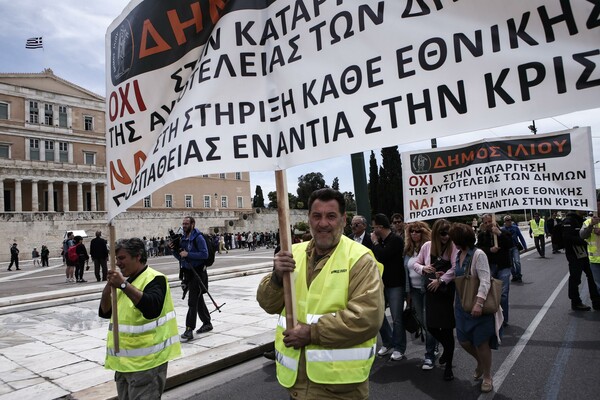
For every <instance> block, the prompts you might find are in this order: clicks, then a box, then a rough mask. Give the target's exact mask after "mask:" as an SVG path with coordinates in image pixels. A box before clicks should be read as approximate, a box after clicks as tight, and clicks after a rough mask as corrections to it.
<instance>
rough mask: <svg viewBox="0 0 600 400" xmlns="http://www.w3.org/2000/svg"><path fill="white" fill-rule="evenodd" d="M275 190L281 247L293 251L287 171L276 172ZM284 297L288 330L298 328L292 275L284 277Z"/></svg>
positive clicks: (287, 274) (288, 274)
mask: <svg viewBox="0 0 600 400" xmlns="http://www.w3.org/2000/svg"><path fill="white" fill-rule="evenodd" d="M275 188H276V191H277V215H278V217H279V245H280V246H281V250H284V251H289V252H291V251H292V238H291V229H290V203H289V200H288V191H287V181H286V175H285V170H280V171H275ZM283 293H284V294H283V296H284V302H285V322H286V328H287V329H290V328H293V327H294V326H296V323H297V321H298V319H297V318H296V296H295V293H294V283H293V279H292V274H290V273H286V274H285V275H284V276H283Z"/></svg>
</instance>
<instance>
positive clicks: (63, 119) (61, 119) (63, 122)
mask: <svg viewBox="0 0 600 400" xmlns="http://www.w3.org/2000/svg"><path fill="white" fill-rule="evenodd" d="M58 126H60V127H61V128H66V127H67V106H58Z"/></svg>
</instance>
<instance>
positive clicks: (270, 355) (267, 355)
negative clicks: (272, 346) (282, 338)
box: [263, 350, 275, 360]
mask: <svg viewBox="0 0 600 400" xmlns="http://www.w3.org/2000/svg"><path fill="white" fill-rule="evenodd" d="M263 357H264V358H268V359H269V360H275V350H271V351H265V352H264V353H263Z"/></svg>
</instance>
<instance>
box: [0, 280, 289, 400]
mask: <svg viewBox="0 0 600 400" xmlns="http://www.w3.org/2000/svg"><path fill="white" fill-rule="evenodd" d="M264 274H265V272H262V273H260V274H255V275H247V276H241V277H237V278H230V279H224V280H217V281H212V280H211V282H210V286H209V288H210V293H211V295H212V296H213V297H214V298H215V301H216V302H217V303H218V304H219V305H220V304H222V303H225V305H224V306H223V308H222V309H221V310H222V312H218V311H215V312H213V313H212V314H211V315H212V324H213V326H214V329H213V331H211V332H208V333H204V334H201V335H197V334H195V337H194V340H193V341H191V342H188V343H182V346H181V347H182V353H183V354H182V357H181V358H179V359H177V360H173V361H171V362H170V363H169V369H168V382H167V387H173V386H176V385H179V384H182V383H185V382H188V381H190V380H193V379H197V378H200V377H202V376H205V375H207V374H209V373H212V372H215V371H217V370H219V369H223V368H226V367H228V366H230V365H233V364H237V363H240V362H243V361H245V360H247V359H251V358H254V357H256V356H258V355H260V354H262V352H263V351H265V350H268V349H271V348H272V341H273V337H274V329H275V324H276V320H277V316H273V315H268V314H266V313H265V312H264V311H263V310H262V309H261V308H260V307H259V306H258V304H257V302H256V300H255V299H256V288H257V286H258V283H259V281H260V279H261V278H262V276H264ZM169 282H171V286H172V288H171V290H172V294H173V300H174V302H175V311H176V313H177V324H178V326H179V329H180V332H183V331H184V329H185V315H186V312H187V297H186V299H185V300H182V299H181V296H182V291H181V288H180V287H179V286H178V282H177V276H169ZM103 286H104V285H103V284H102V283H93V284H87V285H85V288H83V287H82V288H77V287H72V288H68V289H64V291H69V292H70V294H71V295H72V296H74V297H76V296H82V295H83V296H91V297H94V298H93V299H89V300H87V301H82V302H77V303H70V304H62V305H58V304H56V301H58V300H55V301H53V302H52V301H51V302H50V305H49V306H47V307H43V308H36V309H28V308H31V307H27V305H26V304H21V305H18V304H15V305H12V306H7V307H18V311H16V312H10V313H2V315H0V400H9V399H11V400H12V399H15V400H22V399H36V400H50V399H91V400H95V399H98V400H100V399H112V398H116V388H115V384H114V382H113V376H114V372H113V371H109V370H106V369H104V367H103V365H104V356H105V351H106V347H105V346H106V333H107V329H108V321H107V320H104V319H101V318H99V317H98V306H99V299H100V293H101V292H102V288H103ZM81 290H87V291H89V290H96V293H95V294H94V293H92V294H85V293H79V292H80V291H81ZM64 294H65V293H63V295H64ZM2 300H3V301H4V304H7V303H9V302H10V299H2ZM64 300H65V301H63V303H66V302H69V301H71V299H69V298H66V299H64ZM205 300H207V305H208V308H209V311H212V310H214V309H215V307H214V306H213V305H212V303H211V302H210V300H209V298H208V296H205ZM3 308H4V307H3ZM198 322H199V321H198ZM199 326H200V322H199V324H198V327H199Z"/></svg>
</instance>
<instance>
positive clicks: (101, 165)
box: [0, 69, 106, 212]
mask: <svg viewBox="0 0 600 400" xmlns="http://www.w3.org/2000/svg"><path fill="white" fill-rule="evenodd" d="M104 131H105V128H104V98H103V97H102V96H99V95H97V94H94V93H91V92H89V91H87V90H85V89H83V88H81V87H79V86H77V85H74V84H72V83H70V82H67V81H65V80H63V79H61V78H59V77H57V76H55V75H54V74H53V72H52V70H50V69H47V70H44V71H43V72H42V73H34V74H0V193H1V194H2V195H1V196H0V211H3V212H69V211H102V210H104V207H105V204H106V201H105V196H106V190H105V189H106V167H105V163H106V158H105V145H104V144H105V137H104Z"/></svg>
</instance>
